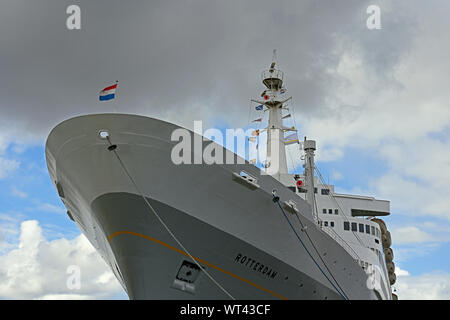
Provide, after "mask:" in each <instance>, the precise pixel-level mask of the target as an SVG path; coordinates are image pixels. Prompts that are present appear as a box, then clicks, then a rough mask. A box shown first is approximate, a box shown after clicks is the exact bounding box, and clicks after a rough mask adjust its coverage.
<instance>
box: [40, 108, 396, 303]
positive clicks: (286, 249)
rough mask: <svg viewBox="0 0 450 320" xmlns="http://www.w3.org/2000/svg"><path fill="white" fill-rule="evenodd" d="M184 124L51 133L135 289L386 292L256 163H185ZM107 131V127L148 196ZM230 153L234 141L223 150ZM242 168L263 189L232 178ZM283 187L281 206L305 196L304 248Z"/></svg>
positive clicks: (82, 125)
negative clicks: (180, 146) (179, 155)
mask: <svg viewBox="0 0 450 320" xmlns="http://www.w3.org/2000/svg"><path fill="white" fill-rule="evenodd" d="M177 128H178V127H177V126H175V125H173V124H169V123H166V122H163V121H160V120H155V119H151V118H147V117H142V116H135V115H124V114H99V115H88V116H82V117H77V118H73V119H70V120H68V121H65V122H63V123H61V124H60V125H58V126H57V127H56V128H55V129H54V130H53V131H52V133H51V134H50V136H49V138H48V140H47V145H46V157H47V165H48V169H49V172H50V175H51V177H52V180H53V181H54V183H55V185H56V187H57V189H58V192H59V194H60V196H61V199H62V201H63V202H64V204H65V205H66V207H67V209H68V211H69V213H70V216H71V217H72V218H73V219H74V221H75V222H76V223H77V224H78V225H79V226H80V228H81V230H82V231H83V233H84V234H85V235H86V236H87V237H88V239H89V240H90V241H91V243H92V244H93V245H94V246H95V247H96V248H97V249H98V251H99V252H100V253H101V254H102V256H103V258H104V259H105V260H106V261H107V263H108V264H109V265H110V266H111V268H112V270H113V271H114V273H115V274H116V276H117V278H118V279H119V281H120V282H121V283H122V285H123V286H124V288H125V290H126V291H127V293H128V294H129V296H130V297H131V298H136V299H145V298H168V299H171V298H175V299H177V298H179V299H217V298H218V299H222V298H229V296H228V295H227V294H226V293H225V291H226V292H228V293H229V294H230V295H232V296H233V297H234V298H237V299H255V298H256V299H272V298H276V299H339V298H342V295H344V296H345V297H346V298H349V299H373V298H377V297H379V293H378V295H377V294H376V293H375V292H374V291H373V290H372V289H369V288H368V286H367V275H366V273H365V272H364V270H363V269H362V268H361V267H360V266H359V265H358V264H357V263H356V262H355V261H354V259H353V258H352V257H351V256H350V255H349V253H348V252H347V251H346V250H345V249H344V248H343V247H342V246H340V245H339V244H338V243H337V242H336V241H335V240H334V239H333V238H331V237H330V236H329V235H328V234H326V233H325V232H323V231H322V230H321V229H320V228H319V227H318V226H317V225H316V223H315V222H314V221H313V219H312V216H311V208H310V207H309V205H308V204H307V203H306V202H305V201H304V200H303V199H301V198H300V197H299V196H298V195H296V194H294V193H293V192H292V191H290V190H289V189H287V188H286V187H285V186H284V185H282V184H281V183H280V182H279V181H277V180H276V179H274V178H272V177H271V176H268V175H264V174H261V172H260V170H259V169H258V168H256V167H255V166H253V165H251V164H248V163H245V164H223V165H217V164H213V165H206V164H192V165H175V164H174V163H173V162H172V161H171V152H172V149H173V146H174V145H175V144H176V142H173V141H171V134H172V132H173V131H174V130H175V129H177ZM100 131H107V132H108V134H109V138H110V141H111V143H113V144H114V145H116V146H117V148H116V150H114V151H115V152H117V154H118V155H119V156H120V159H121V160H122V161H123V164H124V165H125V167H126V169H127V170H128V171H129V174H130V176H132V177H133V178H134V180H135V182H136V184H137V185H138V186H139V188H140V190H141V192H142V194H140V192H139V191H138V190H136V187H135V186H134V185H133V183H132V181H130V178H129V177H128V176H127V174H126V173H125V172H124V168H123V166H122V165H121V163H120V161H119V160H118V158H117V157H116V156H115V154H114V151H110V150H108V146H109V141H107V140H106V139H103V138H102V137H101V136H100V135H99V132H100ZM191 135H192V136H194V134H193V133H191ZM193 140H194V139H193ZM205 143H206V144H207V143H209V142H205ZM212 143H213V142H212ZM216 148H222V147H220V146H216ZM192 150H193V153H192V157H193V158H197V159H198V158H199V157H202V155H201V154H196V153H194V148H193V149H192ZM229 152H230V151H228V150H226V149H223V153H224V157H226V154H227V153H229ZM241 160H242V159H241ZM242 171H244V172H246V173H247V174H248V175H249V176H252V177H254V178H256V179H257V185H258V187H257V188H253V187H249V186H246V184H245V183H239V181H238V180H236V179H233V176H234V174H240V173H241V172H242ZM273 189H276V190H277V195H278V196H279V197H280V200H281V203H284V202H287V201H294V202H295V203H296V206H297V209H298V212H299V213H298V214H297V215H294V214H292V213H288V219H289V221H290V223H291V224H292V225H293V227H294V229H295V230H296V233H297V235H298V236H300V238H301V240H302V242H303V243H304V244H305V247H303V246H302V245H301V244H300V242H299V239H298V238H297V235H296V234H295V233H294V232H293V231H292V230H291V228H290V226H289V223H288V221H286V219H285V217H284V216H283V214H282V212H281V211H280V209H279V208H278V207H277V205H276V204H275V203H274V202H273V201H272V190H273ZM143 197H145V199H146V200H147V201H148V203H149V204H151V206H152V207H154V209H155V210H156V212H158V214H159V215H160V217H161V219H163V220H164V222H165V223H166V225H167V226H168V227H169V228H170V230H171V231H172V232H173V234H174V235H175V236H176V237H177V238H178V239H179V241H180V242H181V243H182V244H183V246H184V248H185V249H187V250H188V251H189V253H190V254H192V255H193V256H194V257H196V261H197V262H198V263H199V264H200V265H201V267H202V268H203V269H200V270H199V269H197V268H196V265H195V264H193V263H192V260H191V259H190V257H189V256H188V255H187V253H186V252H185V250H183V248H181V247H180V246H179V245H178V243H177V242H176V241H174V238H173V237H172V236H171V235H170V234H169V233H168V231H167V229H165V228H164V227H163V225H162V224H161V223H160V221H159V220H158V219H157V218H156V217H155V215H154V213H153V212H152V211H151V210H150V209H149V207H148V205H147V203H146V201H145V200H144V198H143ZM305 249H306V250H305ZM309 254H310V255H311V256H310V255H309ZM311 257H312V258H311ZM205 272H208V273H209V274H210V275H211V276H212V277H213V278H214V279H215V280H216V281H217V283H219V284H220V285H221V286H222V287H223V289H224V290H222V289H220V288H219V287H218V286H217V285H216V284H215V283H214V282H213V281H211V279H209V278H208V277H207V276H206V274H205ZM336 288H337V290H336ZM382 298H388V297H382Z"/></svg>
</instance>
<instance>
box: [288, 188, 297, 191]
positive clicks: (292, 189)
mask: <svg viewBox="0 0 450 320" xmlns="http://www.w3.org/2000/svg"><path fill="white" fill-rule="evenodd" d="M288 189H289V190H291V191H292V192H295V189H297V188H296V187H288Z"/></svg>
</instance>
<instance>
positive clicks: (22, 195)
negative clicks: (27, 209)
mask: <svg viewBox="0 0 450 320" xmlns="http://www.w3.org/2000/svg"><path fill="white" fill-rule="evenodd" d="M11 194H12V195H13V196H15V197H19V198H22V199H25V198H26V197H28V194H27V193H26V192H23V191H22V190H19V189H18V188H17V187H14V186H13V187H12V188H11Z"/></svg>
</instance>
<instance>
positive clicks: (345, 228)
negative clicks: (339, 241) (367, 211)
mask: <svg viewBox="0 0 450 320" xmlns="http://www.w3.org/2000/svg"><path fill="white" fill-rule="evenodd" d="M344 230H350V222H348V221H344Z"/></svg>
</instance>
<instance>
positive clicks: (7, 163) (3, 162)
mask: <svg viewBox="0 0 450 320" xmlns="http://www.w3.org/2000/svg"><path fill="white" fill-rule="evenodd" d="M19 165H20V162H19V161H17V160H10V159H5V158H1V157H0V179H3V178H5V177H6V176H8V175H9V174H10V173H12V172H13V171H14V170H16V169H17V168H19Z"/></svg>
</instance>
